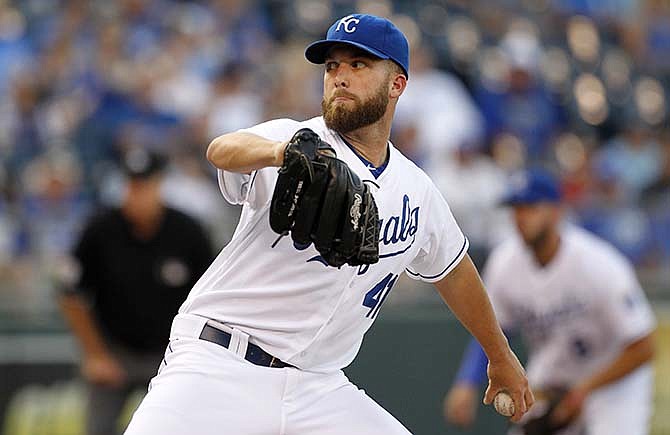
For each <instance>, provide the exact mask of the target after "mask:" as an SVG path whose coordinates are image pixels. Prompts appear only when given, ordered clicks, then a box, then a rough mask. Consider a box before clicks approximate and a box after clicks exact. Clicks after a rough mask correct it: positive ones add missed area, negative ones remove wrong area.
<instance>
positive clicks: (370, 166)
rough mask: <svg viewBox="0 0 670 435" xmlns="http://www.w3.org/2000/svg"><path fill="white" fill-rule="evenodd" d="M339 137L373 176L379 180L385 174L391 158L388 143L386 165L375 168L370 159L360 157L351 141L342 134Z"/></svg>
mask: <svg viewBox="0 0 670 435" xmlns="http://www.w3.org/2000/svg"><path fill="white" fill-rule="evenodd" d="M337 135H338V136H339V137H340V139H342V142H344V143H345V144H346V145H347V146H348V147H349V149H350V150H351V152H353V153H354V155H355V156H356V157H358V159H359V160H360V161H361V162H363V165H365V167H366V168H368V170H369V171H370V173H371V174H372V176H373V177H375V179H377V178H379V176H380V175H381V174H382V172H384V169H386V167H387V166H388V164H389V159H390V158H391V149H390V147H389V146H388V143H387V144H386V160H384V163H382V164H381V165H380V166H376V167H375V165H373V164H372V162H370V161H369V160H368V159H366V158H365V157H363V156H362V155H360V154H359V153H358V151H356V148H354V146H353V145H351V144H350V143H349V141H348V140H346V139H345V138H344V136H342V135H341V134H340V133H337Z"/></svg>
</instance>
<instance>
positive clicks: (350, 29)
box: [335, 15, 361, 33]
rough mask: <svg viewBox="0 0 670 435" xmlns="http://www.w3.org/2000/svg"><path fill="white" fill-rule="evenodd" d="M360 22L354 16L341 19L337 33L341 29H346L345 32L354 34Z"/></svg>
mask: <svg viewBox="0 0 670 435" xmlns="http://www.w3.org/2000/svg"><path fill="white" fill-rule="evenodd" d="M360 22H361V20H359V19H358V18H356V17H354V16H353V15H347V16H346V17H344V18H341V19H340V21H338V22H337V27H336V28H335V31H336V32H339V31H340V29H341V28H342V27H344V31H345V32H347V33H354V32H355V31H356V26H355V24H358V23H360Z"/></svg>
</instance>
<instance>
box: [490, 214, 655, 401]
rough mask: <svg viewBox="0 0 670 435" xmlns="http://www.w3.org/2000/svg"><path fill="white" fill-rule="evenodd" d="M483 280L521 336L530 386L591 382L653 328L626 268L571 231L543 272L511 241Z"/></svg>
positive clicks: (600, 245)
mask: <svg viewBox="0 0 670 435" xmlns="http://www.w3.org/2000/svg"><path fill="white" fill-rule="evenodd" d="M483 276H484V281H485V284H486V286H487V289H488V291H489V294H490V297H491V300H492V302H493V305H494V307H495V311H496V315H497V317H498V320H499V322H500V324H501V326H502V327H503V328H504V329H510V330H515V331H517V332H519V333H520V334H521V336H522V337H523V338H524V341H525V342H526V344H527V346H528V357H529V358H528V364H527V372H528V379H529V381H530V383H531V385H533V386H535V387H540V388H541V387H546V386H552V385H573V384H575V383H576V382H578V381H580V380H582V379H585V378H587V377H589V376H590V375H591V374H593V373H594V371H597V370H598V369H602V368H603V367H605V366H606V365H607V364H608V363H609V362H611V361H612V360H613V358H614V357H615V356H617V354H619V353H620V352H621V351H622V350H623V348H624V346H625V345H627V344H629V343H631V342H632V341H634V340H636V339H638V338H642V337H643V336H645V335H647V334H648V333H650V332H651V331H652V330H653V329H654V326H655V320H654V316H653V313H652V311H651V308H650V306H649V303H648V301H647V299H646V297H645V295H644V292H643V291H642V289H641V287H640V284H639V283H638V281H637V278H636V276H635V272H634V270H633V268H632V266H631V265H630V263H629V262H628V261H627V260H626V259H625V258H624V257H623V256H622V255H621V254H620V253H618V252H617V251H616V250H615V249H614V248H613V247H611V246H610V245H609V244H607V243H606V242H604V241H602V240H600V239H598V238H596V237H595V236H593V235H591V234H590V233H588V232H586V231H585V230H582V229H579V228H577V227H573V226H571V225H566V227H565V228H564V229H563V230H562V232H561V244H560V248H559V250H558V252H557V255H556V256H555V257H554V259H553V260H552V261H551V262H550V263H549V264H548V265H547V266H545V267H541V266H540V265H539V264H538V263H537V262H536V260H535V257H534V256H533V255H532V253H531V252H530V250H529V249H528V248H527V247H525V246H524V244H523V242H522V241H521V240H520V239H518V238H514V239H512V240H510V241H508V242H506V243H504V244H503V245H501V246H499V247H498V248H497V249H495V250H494V251H493V252H492V253H491V256H490V258H489V261H488V263H487V265H486V268H485V270H484V274H483Z"/></svg>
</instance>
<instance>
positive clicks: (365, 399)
mask: <svg viewBox="0 0 670 435" xmlns="http://www.w3.org/2000/svg"><path fill="white" fill-rule="evenodd" d="M294 408H296V409H294V410H292V411H291V412H290V413H288V414H287V425H286V431H285V434H286V435H351V434H356V435H378V434H384V435H408V434H410V432H409V431H408V430H407V429H406V428H405V427H404V426H403V425H402V423H400V422H399V421H398V420H397V419H396V418H395V417H394V416H392V415H391V414H390V413H389V412H388V411H386V410H385V409H384V408H382V407H381V406H380V405H379V404H377V403H376V402H375V401H374V400H372V398H370V397H369V396H368V395H367V394H365V392H364V391H363V390H359V389H358V388H356V386H354V385H353V384H349V385H347V386H344V387H342V388H339V389H337V390H335V391H331V392H329V393H326V394H324V395H323V396H321V397H320V398H319V399H318V400H316V401H310V403H302V404H300V403H295V406H294Z"/></svg>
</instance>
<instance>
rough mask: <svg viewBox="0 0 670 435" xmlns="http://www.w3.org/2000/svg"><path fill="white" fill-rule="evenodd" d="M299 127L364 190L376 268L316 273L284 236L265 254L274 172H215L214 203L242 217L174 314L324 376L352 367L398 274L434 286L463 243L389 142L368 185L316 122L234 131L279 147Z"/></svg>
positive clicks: (356, 161)
mask: <svg viewBox="0 0 670 435" xmlns="http://www.w3.org/2000/svg"><path fill="white" fill-rule="evenodd" d="M305 127H307V128H311V129H312V130H314V131H315V132H316V133H317V134H318V135H319V136H320V137H321V138H322V139H323V140H324V141H326V142H328V143H329V144H330V145H332V146H333V148H334V149H335V151H336V152H337V156H338V157H339V158H340V159H342V160H344V161H345V162H346V163H347V164H348V165H349V167H350V168H351V169H352V170H353V171H354V172H356V173H357V174H358V176H359V177H360V178H361V179H362V180H363V181H364V182H365V183H367V184H368V185H369V186H370V188H371V191H372V194H373V196H374V198H375V202H376V204H377V207H378V209H379V217H380V220H381V227H380V242H379V248H380V259H379V262H378V263H377V264H374V265H371V266H360V267H351V266H343V267H342V268H339V269H338V268H334V267H328V266H326V265H325V263H324V262H323V261H321V258H320V256H319V253H318V251H316V250H315V249H314V247H313V245H312V246H310V247H308V248H306V249H303V250H299V249H298V248H296V247H295V246H294V244H293V242H292V240H291V238H290V237H284V238H283V239H282V240H281V241H280V242H279V243H278V244H277V245H276V246H275V247H274V248H273V247H271V246H272V244H273V243H274V242H275V240H276V239H277V237H278V235H277V234H276V233H274V232H273V231H272V229H271V228H270V225H269V208H270V201H271V199H272V193H273V189H274V185H275V181H276V179H277V168H274V167H269V168H264V169H261V170H258V171H254V172H252V173H251V174H239V173H231V172H226V171H219V173H218V176H219V185H220V188H221V192H222V193H223V196H224V197H225V198H226V200H228V201H229V202H231V203H233V204H242V205H243V209H242V214H241V217H240V221H239V224H238V226H237V229H236V231H235V234H234V235H233V238H232V240H231V241H230V243H229V244H228V245H227V246H226V247H225V248H224V249H223V250H222V251H221V253H220V254H219V255H218V257H217V258H216V259H215V260H214V262H213V263H212V265H211V266H210V267H209V269H208V270H207V271H206V272H205V274H204V275H203V276H202V278H201V279H200V280H199V281H198V282H197V283H196V285H195V287H194V288H193V290H192V291H191V294H190V295H189V297H188V299H187V300H186V301H185V302H184V304H183V305H182V307H181V309H180V313H190V314H197V315H200V316H204V317H208V318H211V319H215V320H217V321H219V322H222V323H225V324H227V325H228V326H231V327H233V328H237V329H240V330H241V331H243V332H245V333H247V334H249V335H250V339H249V340H250V341H251V342H254V343H256V344H257V345H259V346H261V347H262V348H263V349H264V350H265V351H267V352H269V353H270V354H272V355H274V356H276V357H277V358H280V359H281V360H283V361H286V362H288V363H290V364H293V365H294V366H296V367H299V368H302V369H308V370H312V371H331V370H336V369H340V368H343V367H345V366H347V365H348V364H349V363H351V361H352V360H353V359H354V357H355V356H356V354H357V353H358V350H359V348H360V345H361V342H362V339H363V334H364V333H365V332H366V331H367V330H368V328H370V326H371V325H372V322H373V321H374V319H375V317H376V316H377V314H378V312H379V309H380V307H381V305H382V304H383V302H384V300H385V299H386V297H387V296H388V294H389V292H390V291H391V289H392V288H393V285H394V284H395V283H396V281H397V279H398V276H399V275H400V274H401V273H403V272H404V271H406V272H407V273H408V274H409V276H411V277H412V278H415V279H420V280H424V281H428V282H435V281H438V280H440V279H442V278H443V277H445V276H446V275H447V274H448V273H449V272H450V271H451V270H452V269H453V268H454V267H455V266H456V265H457V264H458V263H459V262H460V260H461V259H462V258H463V256H464V255H465V253H466V251H467V248H468V241H467V239H466V238H465V237H464V235H463V233H462V232H461V230H460V229H459V227H458V226H457V224H456V222H455V220H454V218H453V216H452V214H451V212H450V210H449V207H448V206H447V203H446V202H445V200H444V198H443V197H442V195H441V194H440V193H439V191H438V190H437V189H436V187H435V186H434V184H433V183H432V181H430V179H429V178H428V176H427V175H426V174H425V173H424V172H423V171H422V170H421V169H419V168H418V167H417V166H416V165H414V164H413V163H412V162H411V161H409V160H408V159H407V158H405V157H404V156H403V155H402V154H401V153H400V152H399V151H398V150H396V149H395V148H394V147H393V145H392V144H390V143H389V159H388V163H387V166H386V168H385V169H384V170H383V172H382V173H381V175H378V177H377V178H375V176H373V175H372V173H371V171H370V170H369V169H368V168H367V167H366V164H365V163H364V160H363V159H362V158H361V157H359V155H358V154H356V152H355V151H354V150H353V149H352V148H351V147H350V146H349V145H348V144H347V143H346V142H345V141H344V139H343V138H342V137H341V136H340V135H339V134H337V133H336V132H334V131H331V130H329V129H328V128H327V127H326V125H325V123H324V121H323V119H322V118H321V117H317V118H313V119H310V120H307V121H304V122H298V121H294V120H290V119H279V120H273V121H268V122H265V123H262V124H259V125H257V126H255V127H252V128H250V129H247V130H243V131H246V132H250V133H254V134H257V135H259V136H261V137H264V138H267V139H270V140H275V141H286V140H289V139H290V138H291V137H292V136H293V134H294V133H295V132H296V131H297V130H299V129H301V128H305Z"/></svg>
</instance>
